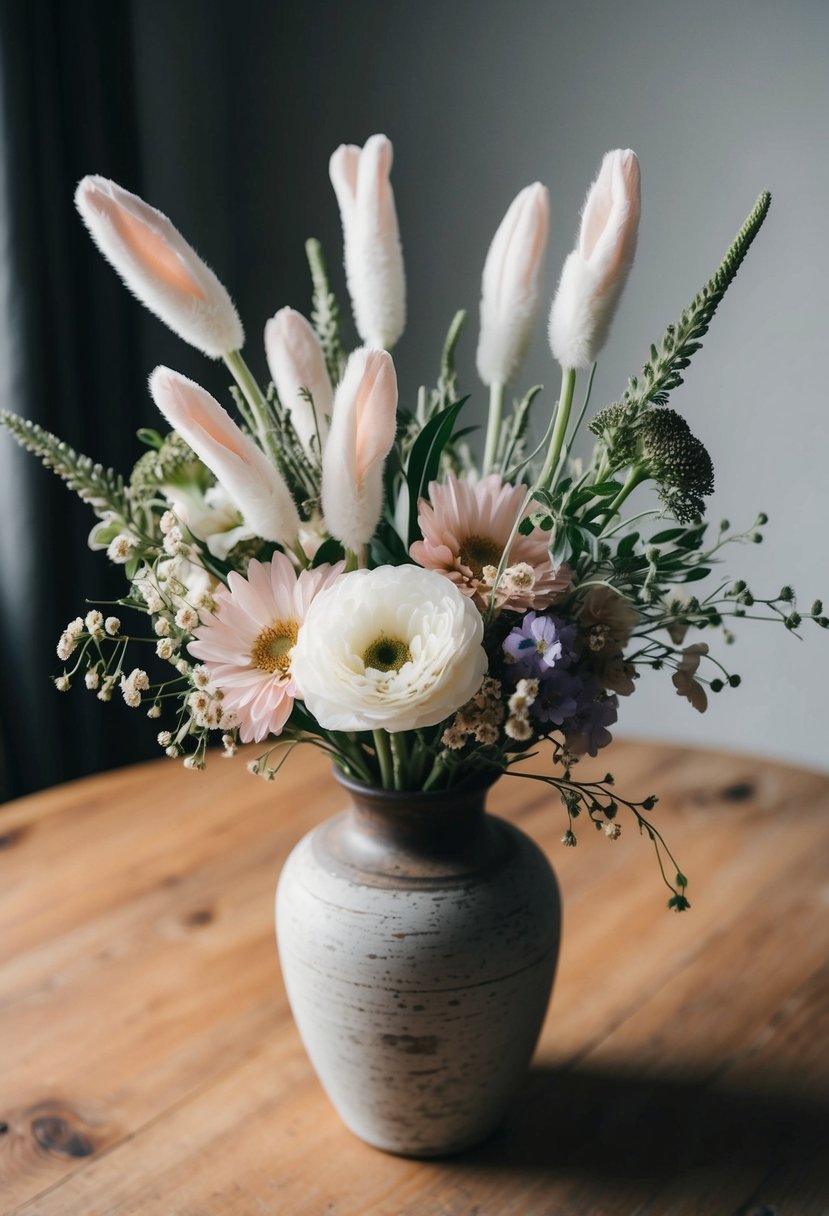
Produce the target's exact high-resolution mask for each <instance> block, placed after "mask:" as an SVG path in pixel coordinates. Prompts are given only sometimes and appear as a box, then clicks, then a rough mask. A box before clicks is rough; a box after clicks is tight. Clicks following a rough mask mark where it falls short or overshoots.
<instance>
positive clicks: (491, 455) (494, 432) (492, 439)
mask: <svg viewBox="0 0 829 1216" xmlns="http://www.w3.org/2000/svg"><path fill="white" fill-rule="evenodd" d="M503 413H504V386H503V384H497V383H496V384H491V385H490V386H489V418H488V419H487V424H486V443H485V445H484V463H483V466H482V468H481V472H482V473H483V474H487V473H491V472H492V466H493V465H494V464H495V457H496V456H497V454H498V440H499V439H500V437H501V419H502V417H503Z"/></svg>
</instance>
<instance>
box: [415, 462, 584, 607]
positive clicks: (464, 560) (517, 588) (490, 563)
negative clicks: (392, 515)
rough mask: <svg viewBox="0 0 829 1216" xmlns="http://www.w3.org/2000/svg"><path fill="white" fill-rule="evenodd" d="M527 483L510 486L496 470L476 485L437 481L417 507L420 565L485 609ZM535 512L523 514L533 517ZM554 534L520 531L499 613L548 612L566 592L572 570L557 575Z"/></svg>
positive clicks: (452, 479)
mask: <svg viewBox="0 0 829 1216" xmlns="http://www.w3.org/2000/svg"><path fill="white" fill-rule="evenodd" d="M526 493H527V487H526V486H511V485H509V484H506V483H505V482H504V481H503V480H502V479H501V477H500V476H499V475H498V474H497V473H490V474H489V476H488V477H482V478H481V480H480V481H478V482H476V483H475V484H474V485H472V484H470V483H469V482H467V481H460V480H459V479H458V478H457V477H456V476H455V475H454V473H450V474H449V475H448V477H447V479H446V484H445V485H440V484H439V483H438V482H436V481H433V482H432V483H431V485H430V486H429V500H430V501H429V502H426V501H425V499H421V501H420V503H419V504H418V516H417V519H418V523H419V525H420V531H421V533H422V535H423V540H417V541H415V542H414V544H413V545H412V547H411V548H410V550H409V553H410V555H411V556H412V557H413V558H414V560H415V561H416V562H417V563H418V565H420V566H425V567H426V568H427V569H428V570H437V571H438V572H439V573H440V574H445V575H446V577H447V578H450V579H451V580H452V582H453V583H455V585H456V586H457V587H458V589H459V590H460V591H462V592H463V593H464V595H469V596H472V597H473V598H474V600H475V602H476V603H477V605H478V607H479V608H482V609H483V608H486V607H487V606H488V604H489V600H490V597H491V595H492V583H491V579H492V575H493V568H496V569H497V567H498V564H499V562H500V561H501V557H502V555H503V552H504V548H505V546H506V543H507V541H508V540H509V535H510V532H511V531H512V528H513V524H514V523H515V520H516V517H517V516H518V513H519V512H520V511H521V507H522V504H523V502H524V498H525V497H526ZM532 509H533V508H532V507H527V508H526V509H525V510H524V511H523V512H521V518H522V519H523V518H524V517H525V516H526V515H529V514H530V513H531V511H532ZM549 540H550V537H549V534H548V533H546V532H542V531H541V529H540V528H534V529H533V531H532V532H531V533H530V534H529V536H521V534H520V533H519V534H518V535H517V536H516V538H515V540H514V541H513V543H512V548H511V549H510V556H509V561H510V565H509V567H508V569H507V570H506V571H505V573H504V577H503V578H502V579H501V581H500V583H499V584H498V590H497V592H496V594H495V606H496V608H509V609H510V610H511V611H513V612H524V611H526V610H527V609H529V608H535V609H540V608H547V607H549V605H550V604H552V603H554V602H555V601H556V600H558V599H561V597H562V596H563V595H564V594H565V593H566V592H567V591H568V590H569V588H570V583H571V574H570V569H569V567H568V566H566V565H561V566H559V568H558V570H556V569H555V568H554V566H553V563H552V562H551V560H550V555H549V553H548V551H547V546H548V544H549Z"/></svg>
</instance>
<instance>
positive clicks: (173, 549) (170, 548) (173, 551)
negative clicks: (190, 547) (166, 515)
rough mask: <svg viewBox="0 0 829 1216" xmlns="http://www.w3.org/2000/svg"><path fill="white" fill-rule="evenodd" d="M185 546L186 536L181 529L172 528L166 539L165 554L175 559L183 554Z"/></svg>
mask: <svg viewBox="0 0 829 1216" xmlns="http://www.w3.org/2000/svg"><path fill="white" fill-rule="evenodd" d="M183 544H184V536H183V535H182V531H181V528H171V529H170V531H169V532H168V533H167V535H166V536H165V537H164V552H165V553H169V554H170V557H175V556H176V555H177V554H178V553H180V552H181V549H182V546H183Z"/></svg>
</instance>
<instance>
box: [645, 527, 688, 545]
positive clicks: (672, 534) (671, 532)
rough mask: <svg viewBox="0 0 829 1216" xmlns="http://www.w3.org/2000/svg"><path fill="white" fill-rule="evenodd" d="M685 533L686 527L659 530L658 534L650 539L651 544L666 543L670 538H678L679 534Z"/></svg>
mask: <svg viewBox="0 0 829 1216" xmlns="http://www.w3.org/2000/svg"><path fill="white" fill-rule="evenodd" d="M684 533H685V529H684V528H666V529H665V531H664V532H657V534H656V536H652V537H651V538H650V540H649V541H648V544H649V545H664V544H667V542H668V541H669V540H676V538H677V537H678V536H682V535H684Z"/></svg>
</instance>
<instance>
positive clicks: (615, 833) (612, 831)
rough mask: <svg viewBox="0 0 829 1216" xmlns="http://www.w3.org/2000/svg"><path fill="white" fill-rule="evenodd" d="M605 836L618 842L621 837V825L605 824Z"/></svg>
mask: <svg viewBox="0 0 829 1216" xmlns="http://www.w3.org/2000/svg"><path fill="white" fill-rule="evenodd" d="M604 830H605V835H606V836H608V837H609V838H610V839H611V840H618V839H619V837H620V836H621V835H622V825H621V823H606V824H605V825H604Z"/></svg>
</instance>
